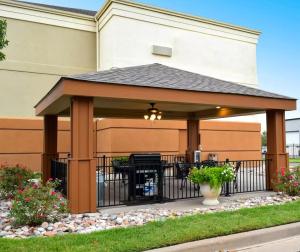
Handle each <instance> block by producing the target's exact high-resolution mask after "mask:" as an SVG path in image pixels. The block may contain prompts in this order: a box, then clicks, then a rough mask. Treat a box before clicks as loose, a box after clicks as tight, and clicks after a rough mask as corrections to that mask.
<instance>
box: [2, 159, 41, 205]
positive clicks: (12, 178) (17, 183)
mask: <svg viewBox="0 0 300 252" xmlns="http://www.w3.org/2000/svg"><path fill="white" fill-rule="evenodd" d="M39 176H40V174H38V173H34V172H33V171H30V170H28V169H26V167H24V166H22V165H19V164H17V165H16V166H8V165H2V166H1V168H0V196H1V197H2V198H6V199H10V198H13V197H14V196H15V194H16V192H17V190H23V189H24V187H25V186H26V185H27V184H28V183H29V182H30V179H35V178H38V177H39Z"/></svg>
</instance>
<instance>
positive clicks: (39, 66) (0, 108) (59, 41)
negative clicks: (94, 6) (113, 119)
mask: <svg viewBox="0 0 300 252" xmlns="http://www.w3.org/2000/svg"><path fill="white" fill-rule="evenodd" d="M6 20H7V23H8V27H7V37H8V40H9V41H10V42H9V46H8V47H7V48H6V49H5V50H4V52H5V54H6V58H7V59H6V60H5V61H3V62H0V80H1V81H0V88H1V92H0V115H1V117H20V116H21V117H24V116H25V117H29V116H34V108H33V107H34V105H35V104H36V103H37V102H38V101H39V100H40V99H41V97H42V96H43V95H44V94H46V93H47V92H48V91H49V90H50V88H51V87H52V86H53V85H54V84H55V82H56V81H57V80H58V79H59V77H60V76H61V75H68V74H74V73H83V72H89V71H95V70H96V33H95V32H89V31H81V30H76V29H71V28H66V27H58V26H53V25H48V24H40V23H36V22H28V21H24V20H17V19H10V18H6Z"/></svg>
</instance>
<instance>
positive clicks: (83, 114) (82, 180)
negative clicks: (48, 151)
mask: <svg viewBox="0 0 300 252" xmlns="http://www.w3.org/2000/svg"><path fill="white" fill-rule="evenodd" d="M93 109H94V106H93V98H91V97H73V98H72V102H71V158H70V160H69V168H68V200H69V207H70V210H71V212H72V213H86V212H96V160H95V159H94V156H93V154H94V151H93V149H94V144H93V127H94V124H93Z"/></svg>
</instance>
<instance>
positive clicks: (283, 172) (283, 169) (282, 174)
mask: <svg viewBox="0 0 300 252" xmlns="http://www.w3.org/2000/svg"><path fill="white" fill-rule="evenodd" d="M284 175H285V168H284V167H282V168H281V176H284Z"/></svg>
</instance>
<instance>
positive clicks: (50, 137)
mask: <svg viewBox="0 0 300 252" xmlns="http://www.w3.org/2000/svg"><path fill="white" fill-rule="evenodd" d="M57 157H58V154H57V116H56V115H45V116H44V145H43V156H42V173H43V174H42V178H43V182H44V183H45V182H46V181H47V180H48V179H49V178H50V177H51V160H52V159H55V158H57Z"/></svg>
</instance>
